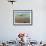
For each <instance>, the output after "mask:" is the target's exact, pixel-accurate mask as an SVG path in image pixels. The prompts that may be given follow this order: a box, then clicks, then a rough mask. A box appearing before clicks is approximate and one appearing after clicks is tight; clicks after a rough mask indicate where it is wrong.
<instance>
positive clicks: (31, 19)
mask: <svg viewBox="0 0 46 46" xmlns="http://www.w3.org/2000/svg"><path fill="white" fill-rule="evenodd" d="M17 12H18V13H19V12H20V13H22V12H25V13H26V12H30V21H31V22H30V23H25V22H24V23H16V22H15V21H16V19H15V17H16V16H17V15H16V14H18V13H17ZM25 13H24V14H25ZM20 20H22V18H21V19H20ZM32 24H33V11H32V10H13V25H32Z"/></svg>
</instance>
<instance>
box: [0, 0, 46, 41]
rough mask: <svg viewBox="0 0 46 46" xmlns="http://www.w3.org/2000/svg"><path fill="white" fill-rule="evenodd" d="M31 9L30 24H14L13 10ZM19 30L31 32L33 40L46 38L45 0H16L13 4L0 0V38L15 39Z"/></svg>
mask: <svg viewBox="0 0 46 46" xmlns="http://www.w3.org/2000/svg"><path fill="white" fill-rule="evenodd" d="M15 9H27V10H28V9H32V10H33V25H32V26H14V25H13V10H15ZM19 32H26V33H30V34H31V38H32V39H33V40H37V41H40V40H43V41H44V40H46V1H45V0H16V3H14V4H13V5H12V4H11V3H10V2H8V1H7V0H0V40H11V39H12V40H15V38H16V37H17V34H18V33H19Z"/></svg>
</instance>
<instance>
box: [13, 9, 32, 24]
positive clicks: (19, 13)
mask: <svg viewBox="0 0 46 46" xmlns="http://www.w3.org/2000/svg"><path fill="white" fill-rule="evenodd" d="M13 24H14V25H15V24H31V25H32V10H13Z"/></svg>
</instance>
